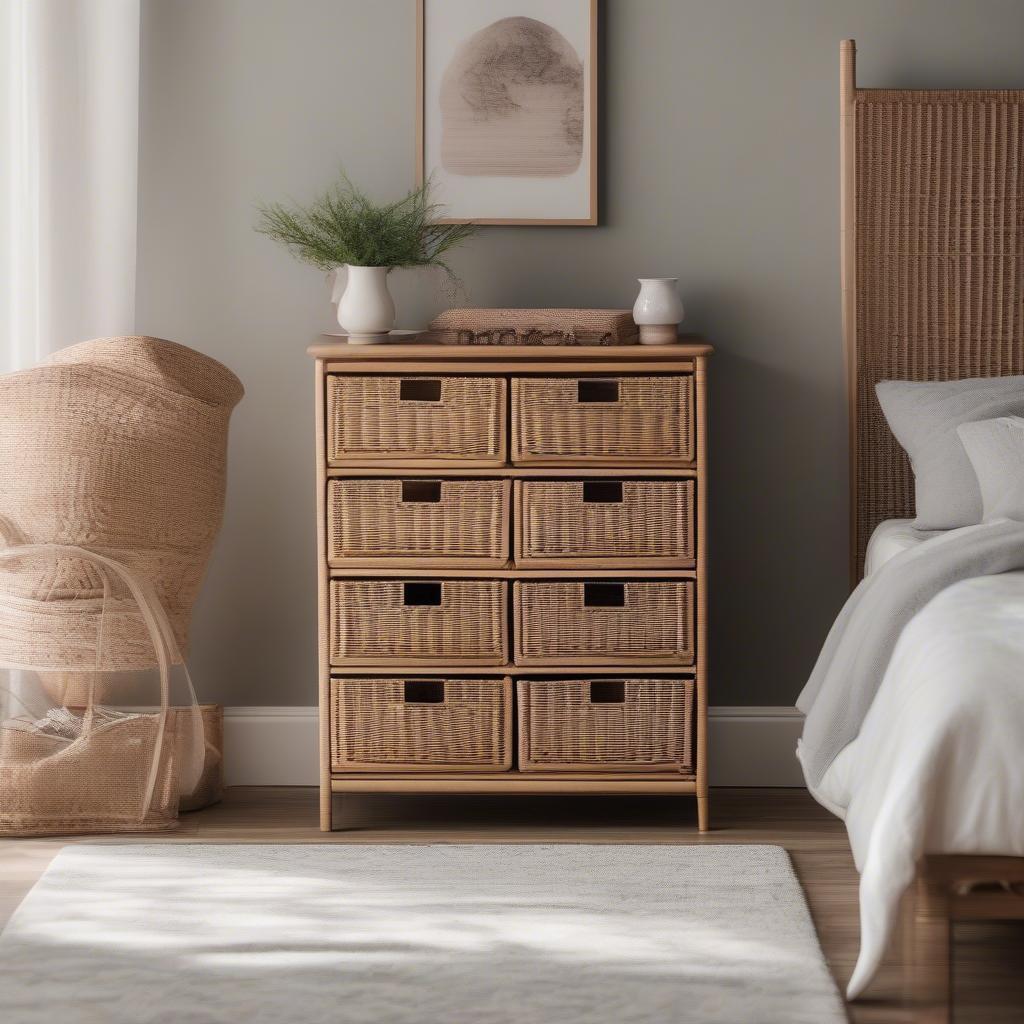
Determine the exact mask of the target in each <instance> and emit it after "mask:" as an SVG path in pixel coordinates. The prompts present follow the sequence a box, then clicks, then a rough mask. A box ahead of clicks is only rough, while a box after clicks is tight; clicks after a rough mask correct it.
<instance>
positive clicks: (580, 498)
mask: <svg viewBox="0 0 1024 1024" xmlns="http://www.w3.org/2000/svg"><path fill="white" fill-rule="evenodd" d="M602 483H613V484H614V485H615V487H616V489H617V490H618V493H619V494H620V495H621V500H620V501H607V500H587V497H588V495H589V494H592V493H593V492H594V491H598V485H599V484H602ZM601 496H603V495H601ZM693 498H694V484H693V481H692V480H621V481H583V480H522V481H516V511H517V532H516V562H517V563H518V564H521V565H536V564H543V563H545V562H551V561H559V560H561V559H566V558H568V559H580V560H588V561H589V560H591V559H597V560H599V561H600V562H601V563H602V564H603V565H605V566H613V565H614V566H638V567H639V566H643V565H645V564H648V563H651V562H654V563H657V564H659V565H676V566H678V567H686V566H690V565H693V560H694V515H693V513H694V508H693Z"/></svg>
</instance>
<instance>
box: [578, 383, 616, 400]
mask: <svg viewBox="0 0 1024 1024" xmlns="http://www.w3.org/2000/svg"><path fill="white" fill-rule="evenodd" d="M618 400H619V382H618V381H617V380H578V381H576V401H577V402H617V401H618Z"/></svg>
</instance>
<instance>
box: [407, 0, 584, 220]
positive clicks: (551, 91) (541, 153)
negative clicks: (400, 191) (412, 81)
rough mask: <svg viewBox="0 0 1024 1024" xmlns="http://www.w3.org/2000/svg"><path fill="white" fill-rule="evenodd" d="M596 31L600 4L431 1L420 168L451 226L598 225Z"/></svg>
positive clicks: (425, 11) (422, 24) (425, 17)
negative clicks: (452, 222)
mask: <svg viewBox="0 0 1024 1024" xmlns="http://www.w3.org/2000/svg"><path fill="white" fill-rule="evenodd" d="M596 29H597V23H596V0H420V3H419V56H420V93H419V118H418V126H419V133H418V134H419V151H420V152H419V158H420V159H419V163H420V173H421V176H423V177H429V178H430V179H431V181H432V182H433V184H434V188H435V190H436V194H437V198H438V200H439V201H440V202H442V203H444V204H445V206H446V208H447V214H448V217H449V218H450V219H451V220H457V221H462V220H473V221H478V222H481V223H487V222H492V223H494V222H497V223H527V224H544V223H575V224H594V223H596V222H597V209H596V185H597V172H596V164H595V159H596V145H595V143H596V137H595V125H596V108H595V104H596V99H597V97H596V89H595V85H596V80H597V75H596V70H597V69H596V54H595V52H594V51H595V40H596V34H597V32H596Z"/></svg>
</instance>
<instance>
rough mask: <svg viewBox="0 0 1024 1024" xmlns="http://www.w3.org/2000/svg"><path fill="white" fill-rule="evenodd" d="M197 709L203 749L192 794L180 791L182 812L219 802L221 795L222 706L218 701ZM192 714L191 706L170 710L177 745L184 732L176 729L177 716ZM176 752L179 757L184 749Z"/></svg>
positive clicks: (222, 771) (222, 765)
mask: <svg viewBox="0 0 1024 1024" xmlns="http://www.w3.org/2000/svg"><path fill="white" fill-rule="evenodd" d="M198 710H199V715H200V717H201V718H202V722H203V737H204V740H205V748H206V749H205V751H204V755H203V767H202V774H201V775H200V777H199V782H198V783H196V787H195V789H193V790H192V792H191V793H183V794H182V796H181V800H180V801H179V804H178V809H179V810H182V811H200V810H202V809H203V808H204V807H210V806H211V805H212V804H216V803H220V801H221V800H222V799H223V797H224V708H223V706H222V705H220V704H200V705H199V709H198ZM193 713H194V712H193V709H192V708H185V709H182V708H171V709H170V712H169V714H168V719H169V721H170V723H171V728H172V729H175V737H176V740H175V742H176V744H177V745H178V746H180V745H181V742H182V739H183V737H184V735H185V733H184V731H183V730H179V729H177V724H178V719H179V718H180V717H181V716H182V715H191V714H193ZM177 754H178V756H179V757H182V756H184V755H185V751H184V750H181V751H177Z"/></svg>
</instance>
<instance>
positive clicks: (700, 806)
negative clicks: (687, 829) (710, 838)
mask: <svg viewBox="0 0 1024 1024" xmlns="http://www.w3.org/2000/svg"><path fill="white" fill-rule="evenodd" d="M697 828H698V829H699V830H700V831H701V832H707V831H708V829H710V828H711V822H710V820H709V816H708V797H707V794H706V793H705V794H704V795H703V796H698V797H697Z"/></svg>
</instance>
